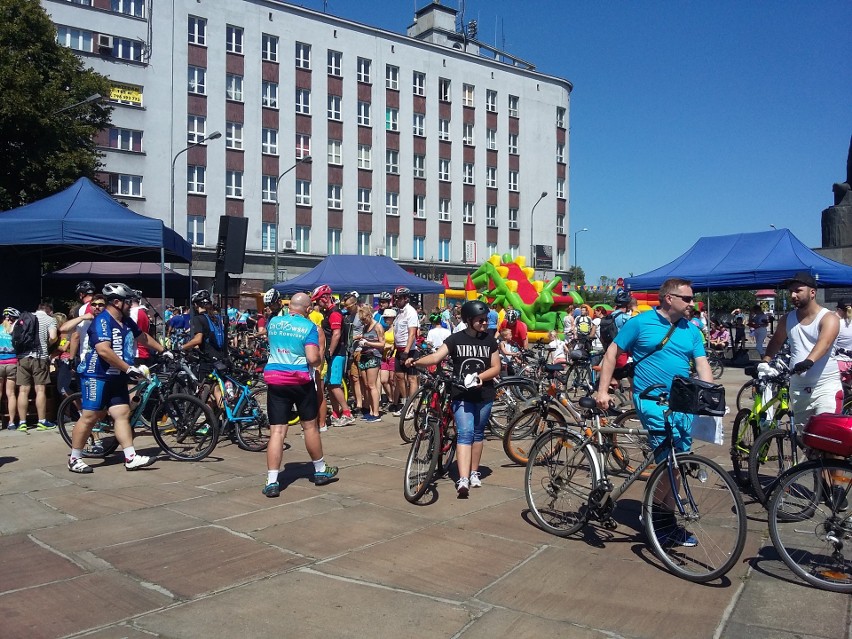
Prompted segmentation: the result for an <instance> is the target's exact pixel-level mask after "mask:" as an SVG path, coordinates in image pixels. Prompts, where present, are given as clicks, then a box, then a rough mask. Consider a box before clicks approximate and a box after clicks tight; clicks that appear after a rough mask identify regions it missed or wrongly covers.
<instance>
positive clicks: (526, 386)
mask: <svg viewBox="0 0 852 639" xmlns="http://www.w3.org/2000/svg"><path fill="white" fill-rule="evenodd" d="M496 393H497V394H496V397H495V398H494V404H493V405H492V406H491V417H490V419H489V420H488V428H489V429H490V430H491V433H492V434H493V435H494V436H496V437H503V435H505V434H506V429H507V428H508V427H509V424H510V423H512V420H513V419H514V418H515V415H517V414H518V411H519V410H520V409H521V407H522V406H523V405H524V404H525V403H526V402H527V401H529V400H531V399H532V398H533V397H535V396H536V394H537V393H538V389H537V388H536V386H535V385H534V384H532V383H531V382H529V381H506V382H501V383H499V384H497V388H496Z"/></svg>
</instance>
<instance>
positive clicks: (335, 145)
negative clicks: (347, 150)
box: [328, 140, 343, 165]
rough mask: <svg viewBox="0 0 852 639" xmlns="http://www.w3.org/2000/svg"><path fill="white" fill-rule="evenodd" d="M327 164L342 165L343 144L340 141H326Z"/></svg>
mask: <svg viewBox="0 0 852 639" xmlns="http://www.w3.org/2000/svg"><path fill="white" fill-rule="evenodd" d="M328 163H329V164H335V165H339V164H343V142H341V141H340V140H329V141H328Z"/></svg>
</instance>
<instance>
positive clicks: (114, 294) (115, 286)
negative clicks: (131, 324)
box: [103, 282, 136, 300]
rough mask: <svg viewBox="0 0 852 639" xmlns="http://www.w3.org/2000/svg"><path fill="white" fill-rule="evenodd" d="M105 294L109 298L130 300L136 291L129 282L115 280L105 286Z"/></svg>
mask: <svg viewBox="0 0 852 639" xmlns="http://www.w3.org/2000/svg"><path fill="white" fill-rule="evenodd" d="M103 294H104V297H106V298H107V299H108V300H115V299H119V300H129V299H130V298H131V297H133V296H134V295H135V294H136V291H134V290H133V289H132V288H130V287H129V286H128V285H127V284H122V283H121V282H114V283H111V284H107V285H106V286H104V288H103Z"/></svg>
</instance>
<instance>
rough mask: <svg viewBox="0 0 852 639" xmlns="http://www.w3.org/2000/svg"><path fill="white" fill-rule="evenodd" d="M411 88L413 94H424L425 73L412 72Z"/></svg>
mask: <svg viewBox="0 0 852 639" xmlns="http://www.w3.org/2000/svg"><path fill="white" fill-rule="evenodd" d="M411 77H412V80H411V85H412V90H413V93H414V95H426V74H425V73H420V71H415V72H414V73H413V74H412V76H411Z"/></svg>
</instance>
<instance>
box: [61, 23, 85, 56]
mask: <svg viewBox="0 0 852 639" xmlns="http://www.w3.org/2000/svg"><path fill="white" fill-rule="evenodd" d="M93 39H94V34H93V33H92V32H91V31H85V30H83V29H74V28H72V27H63V26H61V25H57V26H56V41H57V42H58V43H59V44H60V45H62V46H63V47H68V48H69V49H73V50H74V51H84V52H86V53H91V52H92V41H93Z"/></svg>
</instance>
